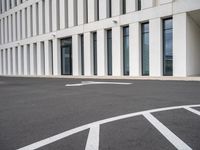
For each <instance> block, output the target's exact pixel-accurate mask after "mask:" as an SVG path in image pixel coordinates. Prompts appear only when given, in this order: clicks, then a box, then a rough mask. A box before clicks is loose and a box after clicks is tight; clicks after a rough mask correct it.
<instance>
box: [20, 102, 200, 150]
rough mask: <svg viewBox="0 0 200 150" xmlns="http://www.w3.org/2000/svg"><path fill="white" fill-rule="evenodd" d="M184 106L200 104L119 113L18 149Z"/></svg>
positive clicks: (33, 147) (49, 142)
mask: <svg viewBox="0 0 200 150" xmlns="http://www.w3.org/2000/svg"><path fill="white" fill-rule="evenodd" d="M185 107H200V104H199V105H184V106H174V107H165V108H158V109H152V110H146V111H141V112H135V113H130V114H126V115H121V116H117V117H112V118H108V119H104V120H100V121H97V122H93V123H90V124H87V125H83V126H80V127H77V128H74V129H71V130H68V131H65V132H62V133H60V134H57V135H54V136H52V137H49V138H46V139H43V140H41V141H38V142H36V143H33V144H30V145H28V146H25V147H23V148H20V149H18V150H34V149H37V148H40V147H43V146H45V145H48V144H51V143H53V142H56V141H58V140H61V139H63V138H66V137H68V136H71V135H73V134H76V133H78V132H81V131H84V130H86V129H89V128H91V127H93V126H95V125H102V124H105V123H109V122H113V121H117V120H121V119H126V118H131V117H135V116H139V115H143V114H144V113H153V112H161V111H167V110H174V109H181V108H185Z"/></svg>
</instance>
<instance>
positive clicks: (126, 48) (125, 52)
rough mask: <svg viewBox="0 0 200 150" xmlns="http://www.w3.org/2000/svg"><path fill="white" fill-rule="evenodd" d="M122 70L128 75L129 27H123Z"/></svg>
mask: <svg viewBox="0 0 200 150" xmlns="http://www.w3.org/2000/svg"><path fill="white" fill-rule="evenodd" d="M123 72H124V75H129V27H124V28H123Z"/></svg>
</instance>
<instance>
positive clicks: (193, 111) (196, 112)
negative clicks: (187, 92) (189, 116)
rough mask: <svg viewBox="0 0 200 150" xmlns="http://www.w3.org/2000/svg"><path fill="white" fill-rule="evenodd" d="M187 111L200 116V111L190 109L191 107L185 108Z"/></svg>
mask: <svg viewBox="0 0 200 150" xmlns="http://www.w3.org/2000/svg"><path fill="white" fill-rule="evenodd" d="M184 108H185V109H186V110H188V111H190V112H192V113H194V114H196V115H199V116H200V111H198V110H196V109H193V108H190V107H184Z"/></svg>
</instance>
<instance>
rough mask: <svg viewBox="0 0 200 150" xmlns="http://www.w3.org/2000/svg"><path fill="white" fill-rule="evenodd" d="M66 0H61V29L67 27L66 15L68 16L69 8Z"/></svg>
mask: <svg viewBox="0 0 200 150" xmlns="http://www.w3.org/2000/svg"><path fill="white" fill-rule="evenodd" d="M66 3H67V1H66V0H60V3H59V4H60V10H59V11H60V29H65V27H66V20H65V19H66V16H67V13H66V12H67V11H66V10H67V8H66V6H67V5H66Z"/></svg>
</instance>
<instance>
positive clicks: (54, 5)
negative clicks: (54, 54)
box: [52, 0, 59, 31]
mask: <svg viewBox="0 0 200 150" xmlns="http://www.w3.org/2000/svg"><path fill="white" fill-rule="evenodd" d="M57 5H58V1H57V0H52V30H53V31H57V29H58V17H59V16H58V6H57Z"/></svg>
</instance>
